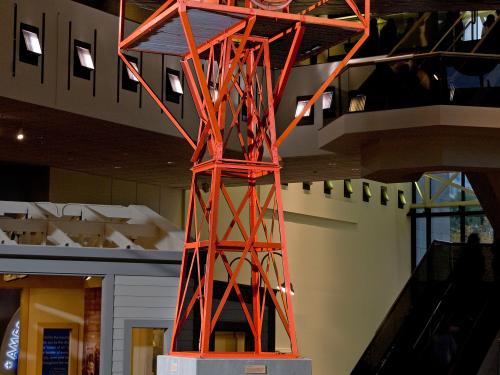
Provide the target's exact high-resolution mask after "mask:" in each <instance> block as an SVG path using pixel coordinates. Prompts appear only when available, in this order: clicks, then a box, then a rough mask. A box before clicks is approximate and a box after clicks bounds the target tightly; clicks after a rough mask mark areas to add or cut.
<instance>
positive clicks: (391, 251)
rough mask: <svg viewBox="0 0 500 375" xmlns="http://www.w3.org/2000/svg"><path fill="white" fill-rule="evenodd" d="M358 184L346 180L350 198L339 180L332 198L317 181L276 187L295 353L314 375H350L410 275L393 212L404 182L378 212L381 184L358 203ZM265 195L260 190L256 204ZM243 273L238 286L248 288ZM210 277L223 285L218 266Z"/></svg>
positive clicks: (282, 339)
mask: <svg viewBox="0 0 500 375" xmlns="http://www.w3.org/2000/svg"><path fill="white" fill-rule="evenodd" d="M362 182H363V181H362V180H354V181H353V188H354V194H353V195H352V197H351V198H350V199H346V198H344V196H343V181H335V183H334V190H333V194H332V196H326V195H325V194H324V192H323V182H322V181H320V182H315V183H313V185H312V189H311V191H309V192H306V191H304V190H303V189H302V184H290V185H289V186H288V187H287V188H285V189H283V205H284V209H285V222H286V223H285V226H286V228H285V229H286V236H287V246H288V254H289V262H290V273H291V281H292V283H293V287H294V290H295V296H294V297H293V301H294V309H295V320H296V326H297V336H298V343H299V350H300V353H301V355H303V356H305V357H308V358H311V359H312V360H313V374H314V375H345V374H349V373H350V371H351V370H352V368H353V367H354V365H355V363H356V362H357V360H358V359H359V357H360V355H361V354H362V352H363V351H364V349H365V348H366V346H367V345H368V343H369V341H370V340H371V338H372V337H373V334H374V333H375V330H376V329H377V328H378V326H379V324H380V323H381V321H382V319H383V318H384V316H385V314H386V313H387V311H388V309H389V308H390V306H391V305H392V303H393V302H394V300H395V298H396V296H397V295H398V293H399V292H400V291H401V288H402V286H403V284H404V283H405V282H406V280H407V278H408V277H409V275H410V253H411V251H410V244H411V227H410V220H409V218H408V217H407V216H406V214H407V212H408V209H407V208H406V209H398V207H397V191H398V189H401V190H404V191H405V192H406V197H407V199H408V201H409V199H410V193H411V190H410V189H411V188H410V184H397V185H396V184H395V185H384V186H388V190H389V196H390V201H389V203H388V205H387V206H383V205H381V204H380V187H381V184H379V183H376V182H373V181H369V183H370V187H371V190H372V193H373V197H372V199H371V200H370V202H363V201H362ZM267 190H268V187H266V186H264V187H261V188H260V195H261V202H263V201H264V200H265V194H266V192H267ZM244 191H245V188H232V192H231V194H232V196H235V197H240V198H241V197H242V196H243V195H244ZM238 203H239V200H238V199H236V202H235V204H238ZM223 212H224V210H223ZM225 214H226V215H227V211H225ZM224 220H227V218H225V219H224ZM233 267H234V266H233ZM248 268H249V267H248V266H246V265H245V266H244V267H243V268H242V272H241V275H240V277H239V278H238V279H239V282H242V283H248V280H249V272H248V271H249V270H248ZM217 275H218V276H217V278H218V279H220V280H227V275H226V273H225V270H224V269H223V268H222V266H221V265H219V266H218V267H217ZM272 282H274V281H272ZM276 322H277V327H278V328H279V324H280V323H279V318H278V317H276ZM276 333H277V342H276V349H277V350H279V351H284V352H286V351H287V350H289V343H288V340H287V337H286V334H284V332H283V330H282V329H277V332H276Z"/></svg>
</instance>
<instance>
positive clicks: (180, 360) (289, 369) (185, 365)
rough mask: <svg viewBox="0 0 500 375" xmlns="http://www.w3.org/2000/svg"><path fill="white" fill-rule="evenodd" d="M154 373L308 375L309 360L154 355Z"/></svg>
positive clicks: (162, 374) (309, 374)
mask: <svg viewBox="0 0 500 375" xmlns="http://www.w3.org/2000/svg"><path fill="white" fill-rule="evenodd" d="M157 364H158V369H157V370H158V372H157V374H158V375H247V374H268V375H311V374H312V366H311V360H310V359H306V358H297V359H248V358H245V359H226V358H224V359H219V358H217V359H215V358H214V359H212V358H210V359H208V358H185V357H174V356H169V355H160V356H158V361H157Z"/></svg>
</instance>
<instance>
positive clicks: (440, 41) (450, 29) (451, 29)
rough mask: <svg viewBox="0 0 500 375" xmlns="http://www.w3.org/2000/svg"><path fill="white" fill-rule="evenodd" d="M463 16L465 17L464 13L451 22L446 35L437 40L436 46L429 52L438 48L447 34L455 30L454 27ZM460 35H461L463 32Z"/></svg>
mask: <svg viewBox="0 0 500 375" xmlns="http://www.w3.org/2000/svg"><path fill="white" fill-rule="evenodd" d="M464 15H465V13H461V14H460V15H459V16H458V18H457V19H456V20H455V22H453V25H452V26H451V27H450V28H449V29H448V30H447V31H446V33H444V35H443V36H442V37H441V39H439V41H438V42H437V43H436V45H435V46H434V47H433V48H432V49H431V52H434V51H435V50H436V49H437V48H438V46H439V45H440V44H441V43H442V42H443V40H445V39H446V37H447V36H448V34H449V33H451V32H452V31H453V30H455V27H456V26H457V25H458V23H459V22H460V21H462V20H463V18H464ZM460 34H461V35H463V32H462V33H460ZM461 35H460V36H461Z"/></svg>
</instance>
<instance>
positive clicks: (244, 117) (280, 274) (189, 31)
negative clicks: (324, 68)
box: [118, 0, 370, 358]
mask: <svg viewBox="0 0 500 375" xmlns="http://www.w3.org/2000/svg"><path fill="white" fill-rule="evenodd" d="M221 1H224V0H221ZM345 2H346V5H347V8H348V9H351V10H352V12H353V14H354V16H355V17H357V20H356V21H352V20H338V19H328V18H321V17H315V16H311V15H308V13H310V12H312V11H316V12H317V11H318V9H321V6H323V5H325V4H327V3H328V0H319V1H318V2H317V3H315V4H313V5H311V6H309V7H308V8H306V9H304V10H302V11H300V12H298V13H291V12H290V7H287V8H285V9H284V10H282V11H273V10H264V9H258V8H256V7H255V6H254V5H253V4H252V3H251V2H250V1H245V6H235V5H234V4H235V3H234V1H232V0H227V3H214V2H213V1H210V2H204V1H195V0H168V1H166V2H165V3H164V4H163V5H161V6H160V7H159V9H158V10H157V11H156V12H154V13H153V14H152V15H151V16H150V17H149V18H148V19H147V20H146V21H145V22H144V23H143V24H142V25H140V26H139V27H138V28H137V29H136V30H134V31H133V32H132V33H130V34H129V35H128V36H126V37H125V36H124V22H125V9H126V1H125V0H120V22H119V30H118V56H119V57H120V58H121V59H122V60H123V62H124V64H125V66H126V67H127V68H128V69H129V70H130V71H131V72H132V74H133V75H134V76H135V77H136V78H137V80H138V81H139V83H140V84H141V85H143V86H144V88H145V89H146V91H147V92H148V93H149V94H150V95H151V97H152V98H153V100H154V101H155V102H156V103H157V104H158V106H159V107H160V108H161V109H162V111H163V113H164V114H165V115H166V116H167V118H168V119H169V120H170V121H171V122H172V124H173V125H174V126H175V127H176V128H177V129H178V130H179V132H180V134H181V135H182V136H183V137H184V138H185V140H186V141H187V142H188V143H189V145H190V146H191V147H192V148H193V150H194V151H193V155H192V157H191V161H192V163H193V168H192V172H193V176H192V180H191V190H190V196H189V204H188V209H187V220H186V228H185V230H186V236H185V244H184V250H183V256H182V266H181V271H180V281H179V287H178V300H177V307H176V311H175V323H174V327H173V329H172V346H171V354H173V355H178V356H186V357H205V358H255V357H258V358H296V357H298V355H299V351H298V347H297V338H296V333H295V322H294V314H293V304H292V293H291V290H292V289H291V282H290V276H289V265H288V254H287V246H286V237H285V221H284V216H283V203H282V196H281V177H280V168H281V167H280V157H279V146H280V145H281V144H282V143H283V142H284V141H285V139H286V138H287V137H288V136H289V134H290V133H291V131H292V130H293V128H295V126H297V125H298V123H299V122H300V120H301V119H302V118H303V117H304V115H305V113H306V112H307V111H308V110H309V109H310V108H311V106H312V105H313V104H314V102H315V101H317V100H318V99H319V98H320V97H321V95H322V94H323V92H324V91H325V90H326V89H327V87H328V86H329V85H330V84H331V83H332V82H333V80H334V79H335V78H336V77H337V76H338V74H339V73H340V71H341V70H342V69H343V68H344V67H345V66H346V64H347V63H348V61H349V60H350V59H351V58H352V57H353V56H354V54H355V53H356V51H357V50H358V49H359V47H360V46H361V44H362V43H363V42H364V41H365V40H366V38H367V37H368V32H369V20H370V3H369V0H365V2H364V10H363V12H361V10H360V9H358V6H357V5H356V3H355V2H354V1H353V0H345ZM191 11H197V12H205V13H204V14H205V15H207V17H208V18H209V15H210V14H214V15H218V16H220V15H226V16H227V18H226V20H230V21H231V22H233V23H232V25H231V24H229V25H228V24H226V25H224V26H220V30H218V31H217V32H215V33H214V32H213V30H214V28H217V27H218V25H217V24H214V23H213V22H212V23H210V24H209V21H206V22H207V25H206V26H207V28H206V30H208V31H210V32H209V33H205V34H203V32H205V31H206V30H204V29H203V27H204V26H205V25H203V22H204V21H203V20H201V21H200V18H199V17H198V18H197V19H198V23H197V24H193V21H192V19H190V17H192V16H191V13H190V12H191ZM278 20H279V21H280V22H282V25H284V26H283V28H282V30H281V31H279V32H274V33H270V34H268V35H264V36H263V35H262V22H263V21H264V22H276V21H278ZM174 22H176V23H175V24H176V25H177V27H178V31H177V32H176V35H178V36H179V38H181V37H180V35H182V38H183V41H184V42H185V45H184V48H185V51H187V52H180V51H181V50H182V49H178V50H175V49H170V48H169V46H168V45H165V46H164V50H161V49H159V48H158V46H157V45H155V46H153V48H151V49H154V51H149V50H148V49H149V48H150V47H147V43H146V44H145V45H144V47H143V45H142V44H141V43H142V42H143V41H144V40H146V41H147V40H148V38H149V37H151V35H152V34H154V33H161V32H164V31H162V27H163V26H164V25H165V24H167V23H170V24H173V23H174ZM199 22H201V24H199ZM259 22H260V30H261V32H260V34H258V33H257V32H255V29H256V25H257V24H258V23H259ZM325 26H328V27H331V32H332V33H334V32H335V28H342V29H344V30H350V31H353V32H356V33H362V35H361V37H360V39H359V40H358V41H357V42H356V43H355V45H354V47H353V48H352V49H351V50H350V51H349V52H348V53H347V55H346V56H345V58H344V59H343V60H342V61H340V62H338V63H336V65H335V67H334V70H333V71H332V73H331V74H330V75H329V76H328V77H327V78H326V79H325V81H324V82H323V83H322V84H321V86H320V87H319V88H318V89H317V91H316V92H315V93H314V95H313V96H312V98H311V99H310V100H309V101H308V103H307V104H306V105H305V106H304V108H303V109H302V111H301V112H300V114H299V115H298V116H297V117H295V118H294V119H293V120H292V121H291V122H290V123H289V124H288V125H287V126H286V127H285V128H284V129H285V130H284V131H283V132H282V133H281V134H280V135H279V136H278V134H277V133H276V131H277V130H276V118H275V113H276V109H277V107H278V105H279V103H280V102H281V100H282V98H283V94H284V90H285V87H286V84H287V82H288V79H289V77H290V73H291V69H292V67H293V66H294V64H295V63H296V61H297V60H298V59H300V58H301V55H300V52H301V45H302V42H303V40H304V35H305V34H306V33H307V30H308V27H325ZM200 28H201V29H203V30H202V34H203V35H208V36H205V39H203V38H200V35H199V34H196V32H198V31H199V30H200ZM197 30H198V31H197ZM169 32H170V33H171V32H172V30H171V29H170V31H169ZM284 38H289V39H290V45H289V47H286V48H287V50H286V58H285V60H284V61H283V63H282V64H283V65H282V66H279V68H280V69H281V72H280V73H279V74H278V75H277V76H276V77H274V76H275V74H273V73H274V72H273V70H272V68H276V66H274V67H272V66H271V61H272V54H273V46H275V45H276V44H275V43H277V42H281V41H283V40H284ZM202 39H203V40H202ZM328 47H330V46H322V48H328ZM281 48H282V47H281ZM124 50H133V51H142V52H145V53H148V52H151V53H154V54H174V55H178V56H179V58H180V65H181V67H182V71H183V73H184V78H185V81H186V83H187V86H188V87H189V90H190V92H191V95H192V98H193V101H194V107H195V109H196V111H197V114H198V117H199V127H198V131H197V137H196V138H193V137H192V136H191V135H190V134H189V132H188V131H187V130H186V129H184V127H183V126H182V125H181V123H180V122H179V121H178V120H177V119H176V117H175V116H174V115H173V114H172V111H171V110H170V109H169V108H168V107H167V105H166V104H165V103H163V101H162V100H161V99H160V96H159V95H158V94H156V93H155V91H154V90H153V89H152V86H150V85H149V84H148V83H147V82H146V80H145V79H144V78H143V77H142V75H141V72H139V71H137V69H136V68H135V66H134V65H133V64H131V63H130V62H129V61H128V60H127V58H126V56H125V55H124V53H123V51H124ZM309 53H310V52H309ZM307 55H308V52H302V57H305V56H307ZM274 78H276V79H274ZM244 110H245V111H244ZM262 177H267V180H266V183H267V184H268V185H266V186H265V187H262V188H260V189H259V188H258V187H257V183H258V180H259V179H260V178H262ZM235 181H236V184H238V185H244V186H246V189H245V191H244V194H243V196H242V197H241V196H240V197H239V198H238V199H236V197H232V196H231V194H230V192H229V190H228V188H227V186H228V184H229V183H233V184H234V183H235ZM224 210H225V211H224ZM224 215H226V216H229V222H225V221H224V220H223V217H225V216H224ZM229 256H231V257H232V260H231V261H229V258H228V257H229ZM278 258H279V261H278ZM246 262H249V263H250V265H251V270H250V280H251V281H250V285H248V286H246V288H250V290H251V301H250V300H249V299H248V298H247V299H246V298H245V296H244V294H243V292H242V285H241V284H240V282H239V281H238V280H239V279H238V277H239V276H241V272H242V269H243V265H244V263H246ZM233 263H235V266H234V267H233V266H232V265H233ZM216 267H219V269H218V272H225V273H227V277H228V282H227V284H226V285H225V288H224V292H223V293H222V296H218V298H217V299H214V277H215V272H216ZM221 270H222V271H221ZM245 279H246V280H248V279H247V278H245ZM232 294H233V295H234V296H236V301H237V304H238V305H239V306H240V307H241V312H242V316H244V319H245V322H246V324H248V332H249V333H250V335H251V336H252V339H253V340H252V344H251V345H250V346H251V349H249V350H247V351H245V352H237V353H236V352H216V351H215V350H214V345H213V342H214V335H215V332H216V331H217V328H218V326H219V324H220V321H221V317H223V316H224V313H225V308H226V307H227V302H228V300H229V298H230V296H231V295H232ZM269 306H272V308H273V309H272V311H275V312H276V314H277V319H278V323H279V324H280V325H281V326H282V329H283V332H285V333H286V334H287V336H288V339H289V352H287V353H275V352H273V351H269V350H267V351H266V350H265V349H264V346H265V345H264V344H263V342H262V331H263V324H264V320H265V312H266V307H269ZM195 322H197V323H195ZM188 323H189V324H188ZM196 324H197V326H196ZM187 325H190V327H187V328H186V326H187ZM193 329H194V330H195V331H196V333H197V338H198V345H197V347H196V348H189V349H186V348H184V347H183V340H184V336H183V335H184V332H185V331H188V332H189V331H190V330H193ZM191 334H192V333H191Z"/></svg>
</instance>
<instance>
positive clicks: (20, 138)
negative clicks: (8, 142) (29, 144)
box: [16, 129, 24, 141]
mask: <svg viewBox="0 0 500 375" xmlns="http://www.w3.org/2000/svg"><path fill="white" fill-rule="evenodd" d="M16 139H17V140H18V141H23V140H24V132H23V129H21V130H19V131H18V132H17V134H16Z"/></svg>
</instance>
